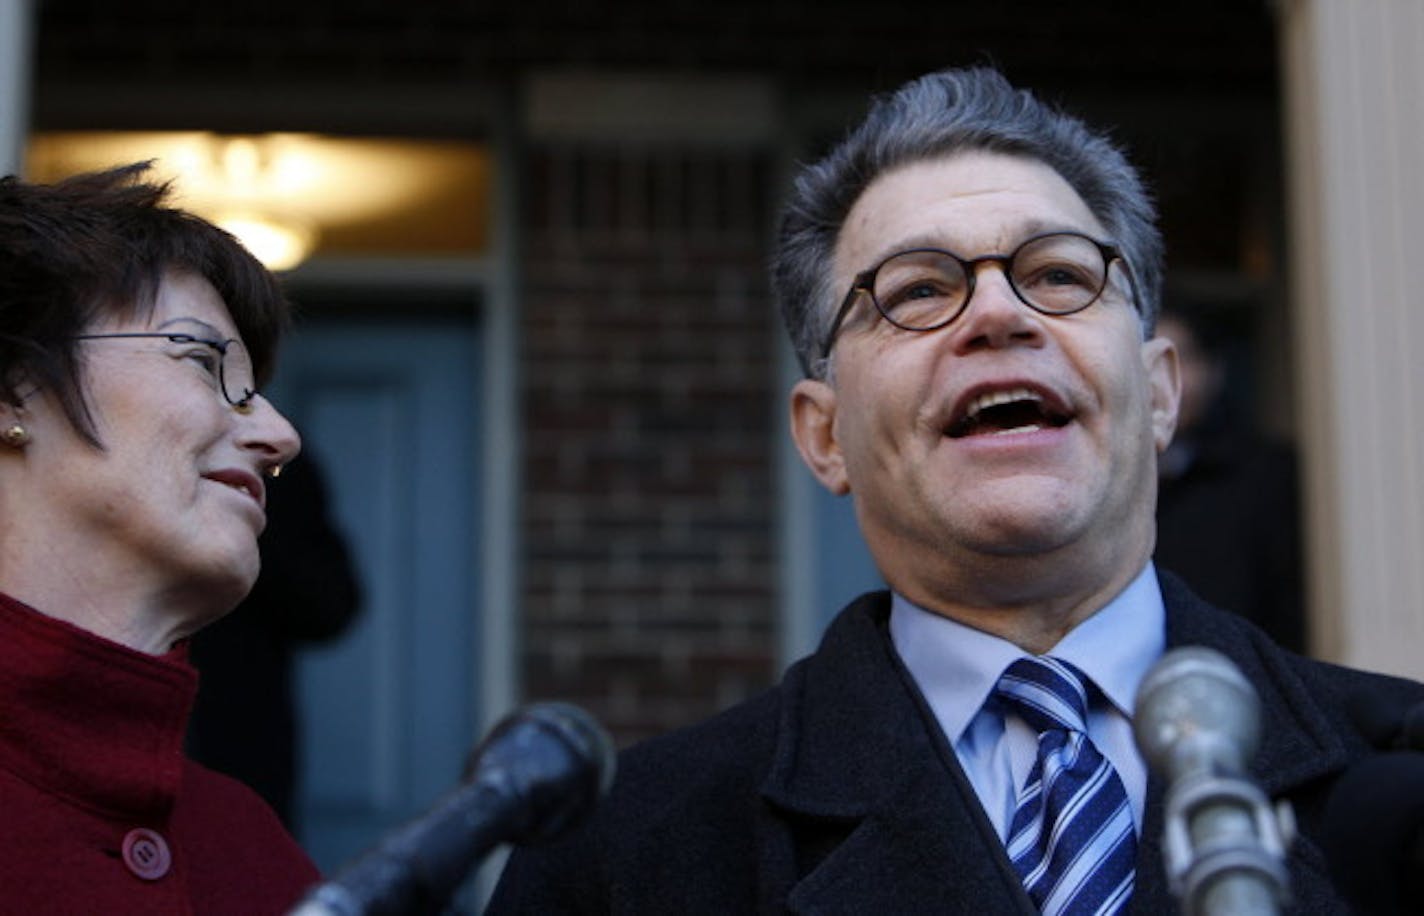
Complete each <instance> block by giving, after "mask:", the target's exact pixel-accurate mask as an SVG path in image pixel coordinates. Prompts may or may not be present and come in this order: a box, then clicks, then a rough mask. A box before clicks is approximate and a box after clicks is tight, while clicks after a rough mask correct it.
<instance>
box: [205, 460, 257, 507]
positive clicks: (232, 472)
mask: <svg viewBox="0 0 1424 916" xmlns="http://www.w3.org/2000/svg"><path fill="white" fill-rule="evenodd" d="M203 477H204V478H206V479H207V480H211V481H214V482H216V483H220V484H223V485H224V486H228V487H231V488H232V489H234V490H237V491H239V492H241V493H246V494H247V495H248V496H250V497H252V499H253V501H255V502H256V503H257V506H258V508H260V509H263V510H265V509H266V508H267V492H266V487H264V486H263V485H262V478H261V477H258V476H257V475H256V474H253V473H250V472H248V471H244V470H241V469H240V468H223V469H222V470H219V471H209V472H207V473H206V474H204V475H203Z"/></svg>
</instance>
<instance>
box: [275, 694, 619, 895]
mask: <svg viewBox="0 0 1424 916" xmlns="http://www.w3.org/2000/svg"><path fill="white" fill-rule="evenodd" d="M613 770H614V752H613V743H612V741H610V740H609V738H608V735H607V734H606V733H605V732H604V731H603V729H602V728H601V727H600V726H599V725H598V723H597V722H595V721H594V719H593V717H592V716H590V715H588V713H586V712H584V711H583V710H581V709H579V708H578V707H575V706H570V705H568V704H565V703H537V704H534V705H532V706H529V707H526V708H525V709H523V710H521V711H519V712H516V713H514V714H512V715H510V716H508V717H507V718H505V719H504V720H503V721H501V722H500V723H499V724H498V725H497V726H495V728H494V729H493V730H492V731H491V732H490V734H489V736H488V737H487V738H485V740H484V741H483V742H481V743H480V745H479V746H478V747H476V748H475V750H474V751H473V752H471V754H470V758H469V761H468V762H467V764H466V767H465V781H464V782H463V784H461V785H460V786H459V787H458V788H456V789H455V790H454V791H452V792H450V793H449V794H447V795H446V796H444V797H443V798H441V799H440V800H439V801H438V802H436V804H435V805H434V807H432V808H431V809H430V811H429V812H427V813H426V814H424V815H421V816H420V817H418V818H416V819H415V820H413V821H411V822H410V823H408V824H406V825H405V826H404V827H401V828H400V829H398V830H397V831H396V832H394V833H392V834H390V835H389V836H388V837H387V838H386V839H385V840H384V841H383V842H382V843H381V844H380V845H379V846H378V847H376V848H375V849H374V850H372V851H370V852H368V853H366V854H365V855H364V856H362V857H361V858H359V859H357V860H356V861H355V862H354V863H352V864H350V865H349V866H347V867H346V868H345V869H343V870H342V871H341V873H340V874H338V875H337V876H336V877H335V878H333V879H331V880H329V881H327V882H326V883H324V884H321V885H319V886H317V887H316V888H315V889H314V890H312V891H311V892H310V893H308V894H307V896H306V897H305V898H303V900H302V902H301V903H299V904H298V905H297V908H296V909H294V910H292V911H291V913H290V914H289V916H357V914H361V916H402V914H413V913H438V912H440V910H441V908H443V907H444V905H445V903H446V901H447V900H448V899H449V897H450V895H451V894H452V893H454V890H455V888H456V887H457V886H458V885H459V884H460V882H461V881H462V880H464V877H465V875H466V873H468V871H469V870H470V868H471V867H472V866H473V865H474V864H475V863H476V862H477V861H478V860H479V859H480V858H482V857H483V856H484V855H485V854H487V853H488V852H489V851H490V850H491V849H493V848H494V847H495V846H496V845H498V844H500V843H503V842H513V843H517V844H524V843H537V842H541V841H544V840H548V839H552V838H553V837H556V836H558V835H559V834H560V833H562V832H563V831H565V830H567V829H568V828H570V827H572V826H574V825H575V824H576V823H578V822H579V821H581V820H582V819H584V818H585V817H587V816H588V814H589V813H590V812H592V810H593V808H594V806H595V805H596V803H597V802H598V800H599V798H601V797H602V796H603V794H604V793H606V792H607V791H608V787H609V785H610V784H611V783H612V782H613Z"/></svg>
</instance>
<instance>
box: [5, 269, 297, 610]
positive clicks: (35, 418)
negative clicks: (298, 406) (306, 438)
mask: <svg viewBox="0 0 1424 916" xmlns="http://www.w3.org/2000/svg"><path fill="white" fill-rule="evenodd" d="M155 332H156V333H160V334H168V333H172V334H186V335H191V336H192V337H194V338H200V339H211V340H217V341H226V340H231V339H234V338H237V336H238V334H237V330H236V327H235V326H234V324H233V321H232V318H231V316H230V315H229V314H228V310H227V307H226V305H224V303H223V301H222V299H221V298H220V297H219V296H218V293H217V291H216V290H214V289H213V287H212V285H211V284H209V283H208V282H207V281H206V280H204V279H202V278H201V277H198V276H197V275H195V274H191V273H185V272H173V271H170V272H169V273H168V274H166V275H165V277H164V280H163V283H162V285H161V286H160V288H159V291H158V296H157V300H156V303H155V306H154V309H153V311H152V314H150V315H149V316H147V318H145V319H131V320H128V321H116V320H113V319H106V320H102V321H100V322H98V323H96V324H95V325H94V326H91V327H89V328H88V329H86V332H85V333H86V335H106V334H133V333H155ZM77 346H78V347H79V348H80V358H81V364H82V365H83V367H84V377H83V379H82V383H83V387H84V391H85V393H86V395H87V398H88V403H89V405H90V409H91V412H92V414H93V418H94V423H95V429H96V432H97V434H98V438H99V441H100V442H101V443H102V444H103V449H102V450H101V449H96V448H94V447H93V446H92V445H90V444H88V443H87V442H85V441H84V440H83V439H82V438H81V437H80V436H79V435H78V434H77V433H76V432H75V431H74V430H73V428H72V427H71V426H70V425H69V423H68V421H67V420H66V419H65V418H64V415H63V413H62V412H61V411H60V410H59V409H58V407H57V406H56V405H55V404H54V403H53V401H52V400H51V399H48V398H44V397H36V398H32V399H30V402H27V403H26V405H25V408H26V411H27V413H29V416H27V417H26V418H25V423H26V425H27V428H29V429H30V431H31V433H32V439H31V441H30V443H29V445H27V446H26V447H25V452H26V465H27V468H29V469H31V470H29V472H28V476H29V477H30V478H31V480H30V481H27V483H28V484H29V485H32V486H37V487H40V488H42V490H43V492H41V493H36V494H34V496H35V497H36V498H35V499H32V500H29V501H28V504H29V505H32V506H33V507H34V511H35V512H39V513H48V514H49V516H50V518H49V519H48V520H46V521H44V522H39V523H37V524H36V526H35V527H36V530H39V531H43V532H46V533H47V536H48V537H49V538H50V540H51V541H54V542H55V543H53V544H51V545H49V546H50V552H51V554H52V555H53V556H54V557H56V558H58V562H59V565H58V567H57V568H56V575H58V574H63V573H62V572H61V570H62V569H63V568H64V565H65V564H69V563H75V564H81V566H82V568H83V569H84V570H85V572H86V574H89V573H93V574H94V576H95V578H94V581H96V582H112V583H114V588H115V595H116V596H118V595H122V594H124V592H123V591H122V589H123V588H125V587H127V586H132V587H133V588H134V589H135V592H136V593H137V592H141V591H142V589H143V588H144V583H149V584H150V585H152V586H156V592H155V593H162V594H164V595H166V596H168V597H171V598H172V599H174V600H173V601H172V602H171V603H172V605H173V606H174V607H180V608H197V609H199V610H198V612H197V613H196V614H195V616H199V617H202V619H196V620H189V621H185V622H184V624H183V626H182V627H180V629H187V631H188V632H191V631H192V630H195V629H197V628H198V627H199V626H201V625H202V624H204V623H207V622H208V621H209V620H211V619H212V618H215V617H217V616H220V615H221V614H223V613H225V612H226V611H227V610H229V609H230V608H231V607H232V606H233V605H235V604H236V603H237V602H238V601H239V600H241V598H242V597H243V596H244V595H245V594H246V593H247V591H248V590H249V589H250V588H251V587H252V584H253V582H254V581H255V579H256V577H257V570H258V565H259V564H258V555H257V535H258V534H259V533H260V532H261V531H262V528H263V526H264V525H265V524H266V514H265V511H264V506H265V502H266V498H265V493H264V490H265V487H264V479H265V477H264V475H265V473H266V472H267V471H269V470H270V469H271V468H272V467H273V466H275V465H278V464H282V463H284V462H286V461H289V460H291V459H292V457H294V456H295V455H296V453H297V451H298V449H299V448H300V440H299V438H298V436H297V433H296V430H294V429H293V428H292V425H291V424H290V423H288V422H287V420H286V418H284V417H283V416H282V415H281V414H279V413H278V412H277V411H276V409H274V408H273V407H272V405H271V404H269V403H268V402H267V401H266V400H265V399H263V398H262V397H261V396H260V395H258V396H256V397H254V398H253V399H252V400H251V402H250V405H249V406H250V410H239V409H237V408H235V407H234V406H233V405H231V404H229V403H228V401H227V400H226V399H225V398H224V396H223V393H222V390H221V388H220V387H219V386H218V385H217V382H216V379H217V375H216V371H217V368H218V363H217V361H218V359H219V356H218V354H217V353H216V352H214V351H213V350H212V349H211V348H210V347H207V346H204V345H203V344H201V343H192V342H174V341H172V340H169V339H166V338H163V337H115V338H100V339H86V340H81V341H79V342H78V344H77ZM233 358H234V356H233V354H230V355H229V357H228V359H229V360H232V359H233ZM224 368H225V369H226V370H227V377H228V383H229V384H228V388H229V390H232V389H234V387H235V385H234V382H237V383H238V384H241V382H243V381H246V383H247V384H249V385H250V384H251V380H250V378H248V379H242V378H241V376H243V375H246V373H245V372H244V371H243V370H242V369H241V368H237V369H236V371H235V367H234V365H233V363H231V362H229V363H228V364H227V365H226V366H225V367H224ZM31 402H33V403H31ZM17 521H21V520H17ZM21 523H23V522H22V521H21ZM172 635H174V636H182V635H187V634H186V633H184V632H177V633H174V634H172Z"/></svg>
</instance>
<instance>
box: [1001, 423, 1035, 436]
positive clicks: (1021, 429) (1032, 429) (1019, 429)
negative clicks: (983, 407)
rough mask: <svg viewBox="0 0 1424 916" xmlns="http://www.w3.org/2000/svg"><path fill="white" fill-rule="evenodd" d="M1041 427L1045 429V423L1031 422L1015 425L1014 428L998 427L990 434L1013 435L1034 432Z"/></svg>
mask: <svg viewBox="0 0 1424 916" xmlns="http://www.w3.org/2000/svg"><path fill="white" fill-rule="evenodd" d="M1040 429H1043V425H1042V424H1039V423H1030V424H1029V425H1027V426H1015V427H1014V428H1013V429H996V430H994V431H993V432H991V433H989V435H991V436H1011V435H1013V434H1014V433H1033V432H1038V431H1039V430H1040Z"/></svg>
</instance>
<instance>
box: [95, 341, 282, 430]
mask: <svg viewBox="0 0 1424 916" xmlns="http://www.w3.org/2000/svg"><path fill="white" fill-rule="evenodd" d="M145 337H147V338H153V339H157V340H167V341H169V342H170V343H174V344H192V345H193V349H191V350H186V351H184V352H182V353H181V354H179V355H181V356H182V357H184V358H189V359H192V360H193V361H194V362H196V363H197V364H198V365H199V366H200V367H201V368H202V369H203V371H204V372H206V373H207V375H208V377H209V380H210V381H211V382H212V384H213V387H214V388H216V389H217V390H218V391H220V392H222V396H223V399H224V400H226V401H227V402H228V403H229V404H231V405H232V406H233V407H234V408H236V409H237V410H239V411H241V412H242V413H247V412H248V411H250V410H252V399H253V398H254V397H256V396H257V378H256V372H255V371H254V370H253V368H252V357H251V356H249V355H248V353H247V348H246V347H244V346H243V345H242V341H240V340H237V339H236V338H229V339H227V340H208V339H206V338H203V337H195V336H194V335H192V334H165V333H163V332H161V331H132V332H118V333H113V334H80V335H79V336H77V337H75V338H74V339H75V340H129V339H139V338H145Z"/></svg>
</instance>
